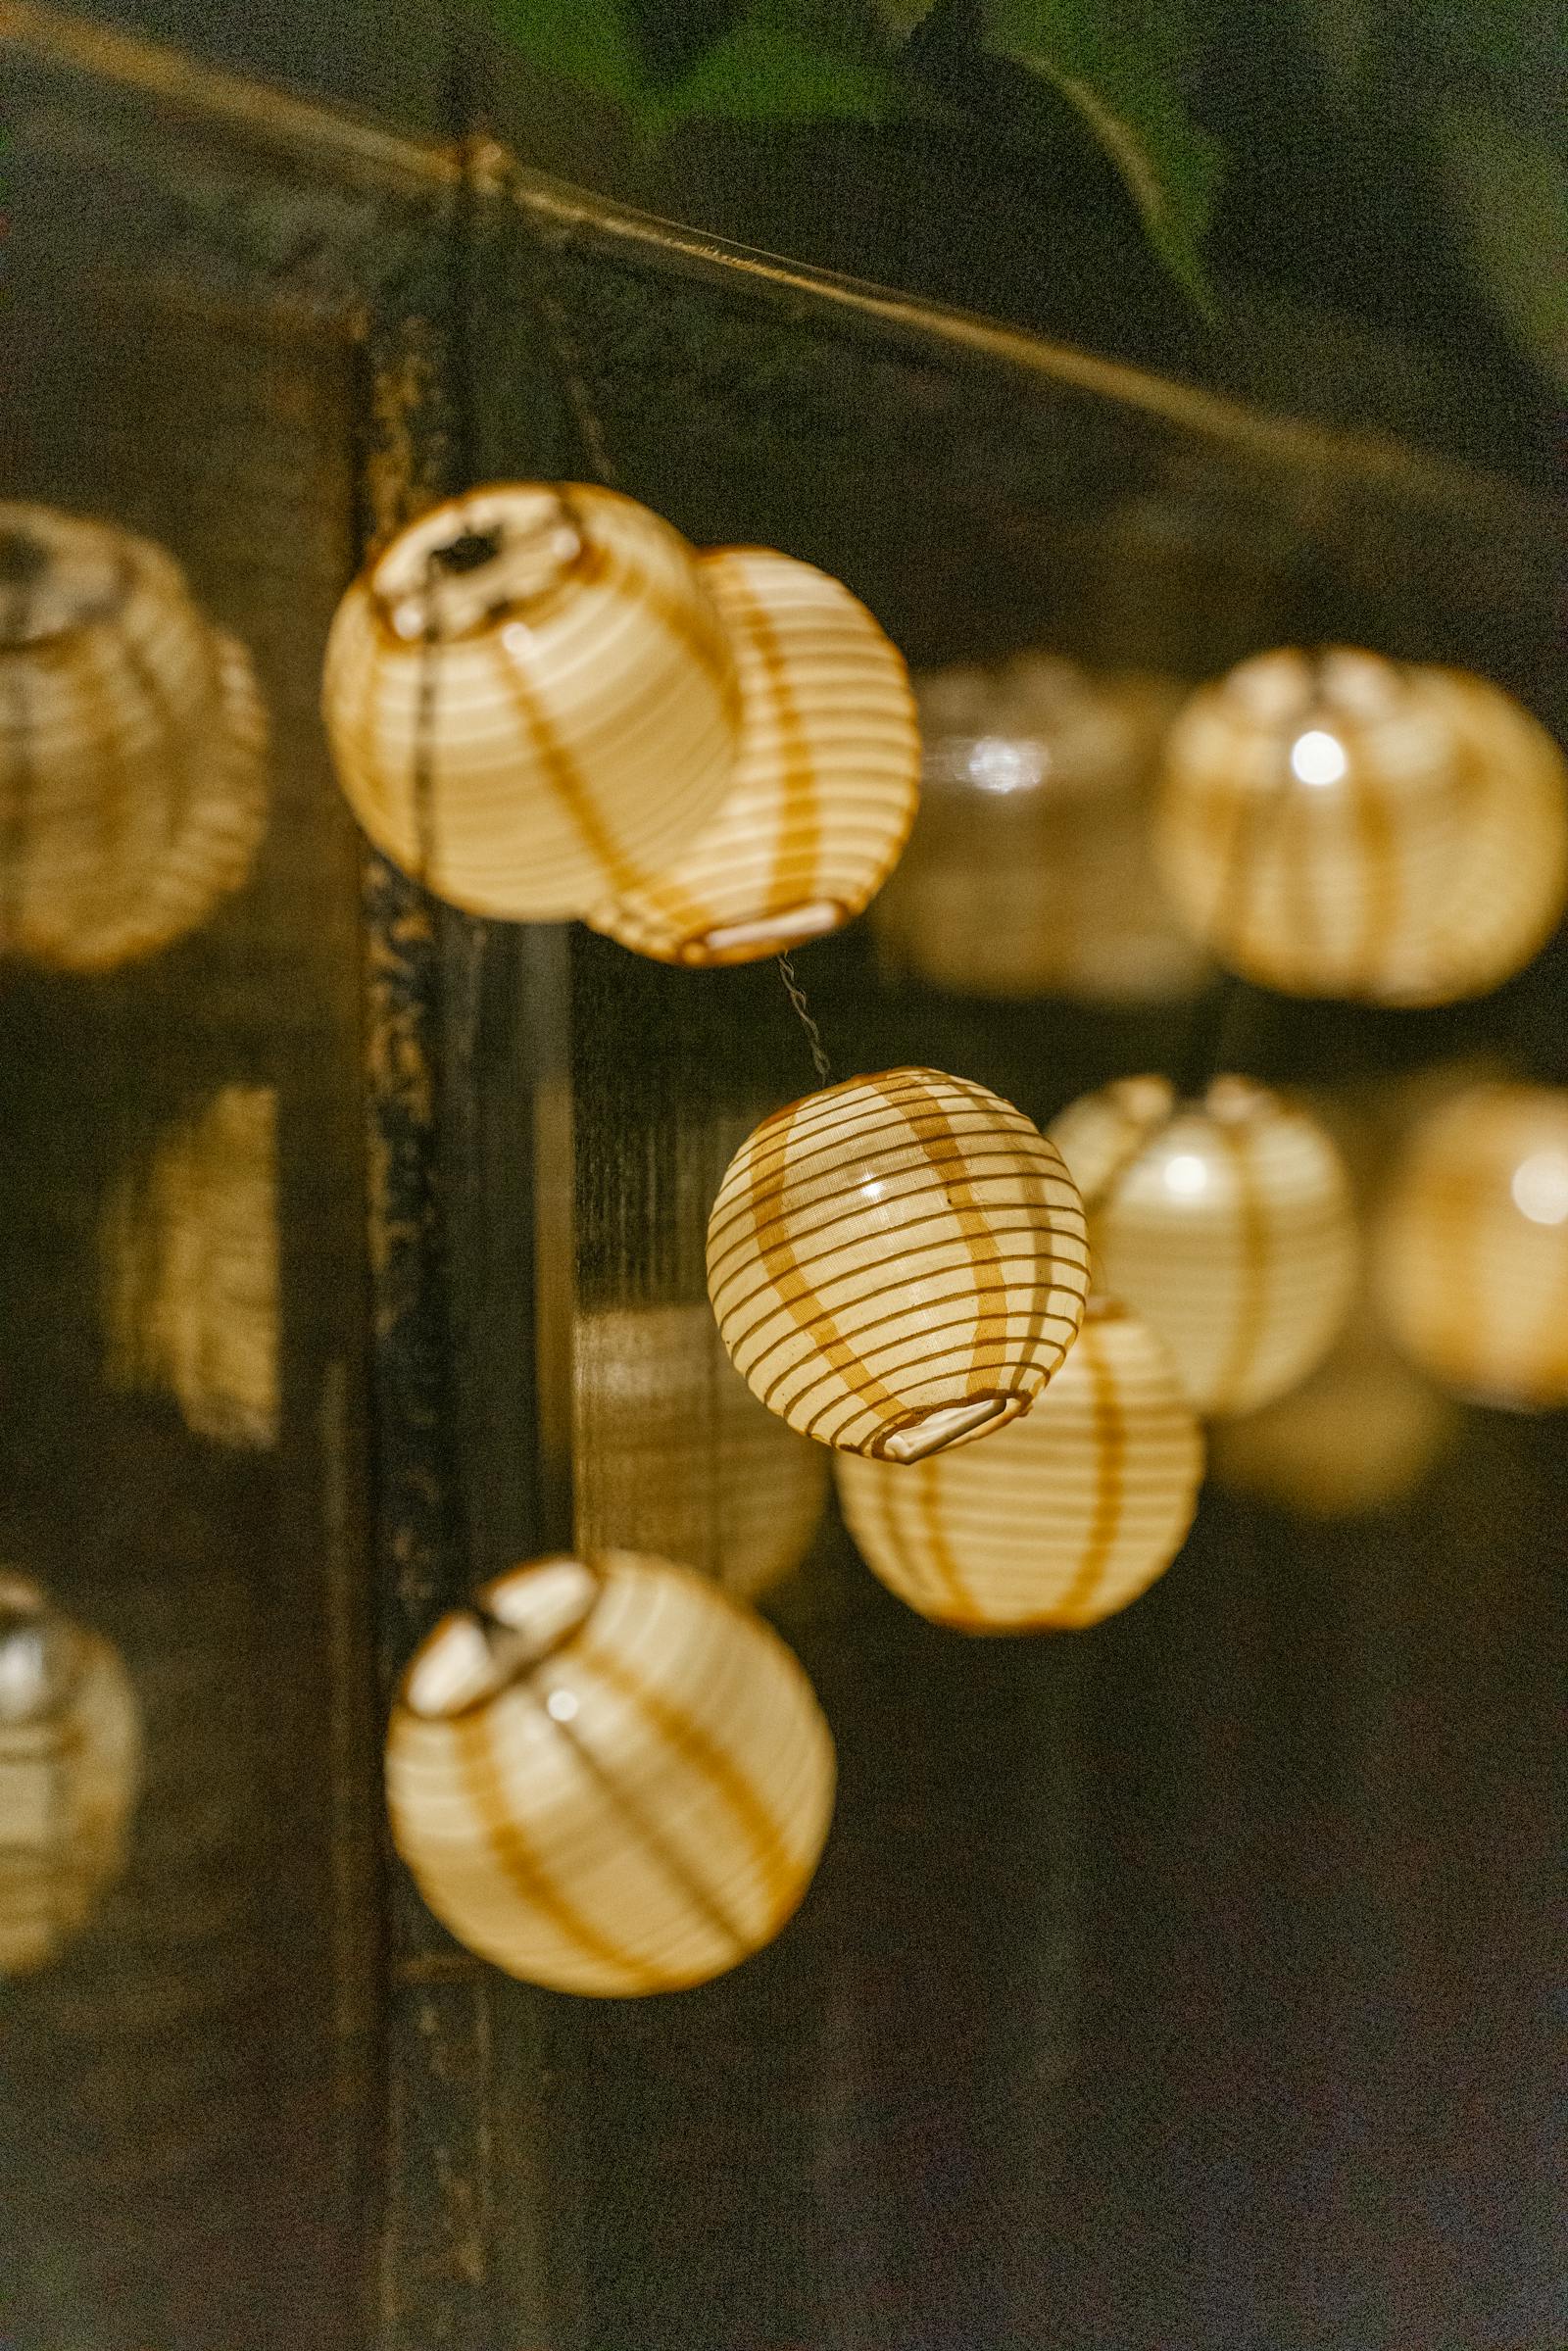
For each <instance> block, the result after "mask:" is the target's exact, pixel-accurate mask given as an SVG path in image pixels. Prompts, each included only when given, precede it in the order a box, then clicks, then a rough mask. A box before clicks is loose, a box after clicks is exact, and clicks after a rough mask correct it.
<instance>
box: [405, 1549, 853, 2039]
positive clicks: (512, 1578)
mask: <svg viewBox="0 0 1568 2351" xmlns="http://www.w3.org/2000/svg"><path fill="white" fill-rule="evenodd" d="M386 1771H387V1798H388V1803H389V1805H390V1809H391V1816H392V1834H393V1837H394V1839H395V1841H396V1844H397V1848H398V1851H399V1852H400V1853H401V1854H402V1856H403V1858H404V1860H405V1861H406V1862H407V1863H408V1865H409V1867H410V1869H411V1870H412V1871H413V1873H414V1876H415V1878H416V1879H417V1882H418V1886H419V1890H420V1892H421V1893H422V1894H423V1895H424V1898H425V1900H426V1901H427V1902H428V1903H429V1905H430V1908H431V1909H432V1910H433V1911H434V1912H435V1914H436V1916H437V1917H438V1918H439V1919H441V1920H442V1921H443V1923H444V1924H445V1925H446V1926H448V1927H449V1928H450V1929H451V1930H452V1932H453V1934H454V1935H457V1936H458V1937H459V1939H460V1940H461V1941H463V1942H465V1943H466V1944H467V1946H468V1947H469V1949H470V1950H473V1951H476V1952H478V1953H479V1955H480V1956H481V1958H485V1959H489V1960H492V1961H493V1962H494V1963H495V1965H496V1966H497V1967H501V1968H505V1969H506V1970H507V1972H508V1974H509V1975H514V1976H520V1977H523V1978H524V1979H526V1980H527V1981H528V1982H530V1983H534V1984H553V1985H555V1986H556V1987H558V1988H559V1989H561V1990H563V1991H575V1992H592V1993H598V1994H609V1993H624V1992H653V1991H674V1990H677V1989H679V1988H680V1987H681V1986H682V1985H683V1984H702V1983H705V1982H706V1981H707V1980H708V1978H710V1977H711V1976H717V1975H720V1974H722V1973H723V1971H724V1970H725V1969H726V1968H731V1967H733V1966H734V1965H735V1964H736V1962H737V1961H738V1960H742V1959H745V1958H746V1957H747V1956H748V1955H749V1954H750V1953H751V1952H753V1951H756V1950H759V1949H760V1947H761V1946H762V1944H763V1943H765V1942H768V1941H770V1940H771V1939H772V1937H773V1936H774V1935H776V1934H777V1933H778V1932H779V1929H780V1928H781V1927H782V1926H783V1925H784V1923H785V1921H786V1920H787V1919H788V1918H789V1917H790V1915H791V1914H792V1912H793V1911H794V1910H795V1908H796V1906H797V1904H798V1903H799V1901H800V1899H801V1897H802V1895H803V1894H804V1893H805V1891H806V1887H807V1886H808V1885H809V1881H810V1877H811V1873H812V1871H813V1869H814V1868H815V1866H816V1861H817V1856H818V1854H819V1853H820V1852H821V1849H822V1845H823V1842H824V1840H825V1838H826V1836H827V1831H828V1824H829V1821H830V1819H831V1817H832V1811H833V1783H834V1765H833V1742H832V1739H831V1738H830V1736H829V1733H828V1728H827V1725H826V1723H825V1722H824V1721H823V1719H822V1714H821V1711H820V1709H819V1707H818V1706H817V1703H816V1699H815V1697H814V1696H813V1694H812V1691H811V1687H810V1685H809V1682H808V1681H807V1679H806V1676H805V1674H804V1673H803V1672H802V1670H801V1668H800V1665H799V1664H798V1663H797V1661H796V1659H795V1657H794V1656H793V1654H792V1653H791V1651H790V1650H789V1649H787V1648H786V1647H785V1645H784V1643H783V1642H782V1641H780V1640H779V1638H778V1636H777V1635H776V1634H775V1633H773V1632H772V1631H770V1630H769V1628H768V1627H767V1626H766V1625H765V1624H763V1622H762V1620H761V1619H760V1617H758V1616H755V1615H754V1614H753V1613H752V1612H751V1610H750V1609H746V1608H743V1607H742V1606H741V1605H740V1604H739V1603H738V1602H736V1601H734V1600H731V1599H729V1598H728V1597H727V1596H726V1595H725V1594H724V1593H723V1592H719V1591H718V1590H717V1589H716V1587H715V1586H713V1585H712V1584H711V1583H709V1582H708V1581H707V1580H706V1578H704V1577H702V1576H699V1575H696V1574H694V1573H693V1572H692V1571H691V1570H690V1569H688V1568H683V1567H674V1566H671V1565H670V1564H669V1562H668V1561H666V1560H662V1559H648V1558H642V1557H639V1556H638V1555H636V1554H635V1553H632V1552H627V1551H609V1552H605V1553H603V1554H601V1555H600V1556H598V1557H596V1558H592V1559H589V1558H583V1559H566V1558H559V1559H540V1560H534V1561H532V1562H530V1563H529V1564H528V1565H526V1566H523V1567H518V1568H515V1569H513V1571H512V1572H511V1573H510V1574H509V1575H505V1576H501V1577H498V1578H497V1580H496V1581H495V1582H494V1583H492V1584H488V1585H486V1586H484V1587H483V1589H482V1590H481V1591H480V1592H477V1593H476V1594H475V1597H474V1604H473V1606H472V1608H471V1609H468V1610H466V1611H460V1612H458V1613H456V1614H453V1615H450V1616H447V1617H444V1618H443V1619H442V1620H441V1622H440V1624H438V1625H437V1626H436V1628H435V1630H434V1631H433V1632H432V1633H431V1634H430V1635H429V1637H428V1639H427V1640H426V1641H424V1642H423V1644H422V1645H421V1646H420V1648H419V1649H418V1650H417V1652H416V1654H415V1656H414V1659H413V1662H412V1663H411V1664H410V1666H409V1668H408V1670H407V1672H406V1673H405V1675H404V1677H403V1680H402V1683H401V1685H400V1688H399V1692H398V1698H397V1703H396V1705H395V1707H394V1709H393V1714H392V1725H391V1732H390V1736H389V1739H388V1744H387V1765H386Z"/></svg>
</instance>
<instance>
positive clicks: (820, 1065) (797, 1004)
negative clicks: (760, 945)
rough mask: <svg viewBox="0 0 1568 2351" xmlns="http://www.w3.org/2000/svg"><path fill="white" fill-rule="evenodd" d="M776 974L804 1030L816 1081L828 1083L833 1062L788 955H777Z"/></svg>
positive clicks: (831, 1075) (831, 1077)
mask: <svg viewBox="0 0 1568 2351" xmlns="http://www.w3.org/2000/svg"><path fill="white" fill-rule="evenodd" d="M778 975H779V978H780V979H781V980H782V981H783V982H784V993H785V995H786V996H787V997H788V998H789V1000H790V1004H791V1005H792V1007H793V1009H794V1012H795V1017H796V1019H797V1020H798V1021H799V1022H800V1024H801V1026H802V1028H803V1029H804V1030H805V1031H806V1042H807V1044H808V1045H809V1047H810V1049H811V1066H812V1068H813V1069H814V1070H815V1071H816V1076H817V1083H818V1084H819V1085H822V1086H827V1085H830V1084H831V1083H832V1079H833V1064H832V1062H831V1061H830V1060H829V1059H828V1057H827V1049H826V1047H825V1046H824V1045H823V1043H822V1032H821V1030H820V1029H819V1028H818V1027H817V1025H816V1022H815V1021H814V1019H813V1018H812V1017H811V1007H810V1005H809V1004H808V1002H807V999H806V990H805V989H804V988H803V987H802V986H801V983H800V981H799V980H798V979H797V978H796V976H795V966H794V964H793V963H792V962H791V961H790V959H789V956H788V955H780V956H779V958H778Z"/></svg>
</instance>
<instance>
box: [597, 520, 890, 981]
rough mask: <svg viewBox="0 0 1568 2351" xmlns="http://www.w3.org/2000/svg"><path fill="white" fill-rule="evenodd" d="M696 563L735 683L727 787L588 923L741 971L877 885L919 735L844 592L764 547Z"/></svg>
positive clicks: (645, 951)
mask: <svg viewBox="0 0 1568 2351" xmlns="http://www.w3.org/2000/svg"><path fill="white" fill-rule="evenodd" d="M699 570H700V572H701V575H702V579H703V583H704V585H705V586H706V588H707V589H708V592H709V594H710V596H711V598H712V601H713V604H714V606H715V607H716V609H717V612H718V615H719V618H720V620H721V621H722V622H723V624H724V626H725V628H726V629H727V631H728V633H729V641H730V644H731V646H732V648H733V650H734V655H735V662H736V668H737V671H738V674H739V678H740V689H741V732H740V752H739V757H738V759H737V761H736V767H735V777H734V781H733V783H732V784H731V786H730V790H729V794H728V797H727V798H726V799H725V801H724V803H723V805H722V807H721V808H719V810H718V813H717V814H716V815H715V816H714V817H713V818H712V820H711V822H710V823H709V824H708V825H706V826H705V827H704V829H703V831H702V832H700V833H699V834H698V835H697V837H696V839H695V840H693V841H692V842H691V843H690V844H689V845H688V847H687V848H685V849H684V850H683V851H682V852H681V854H680V855H679V856H678V857H676V858H675V859H674V860H673V862H672V863H670V864H669V865H667V866H665V867H663V868H662V869H661V871H660V872H658V873H657V874H654V875H651V876H650V877H649V878H648V880H646V881H645V882H644V883H643V884H642V885H641V886H640V887H639V888H634V889H630V890H626V891H623V892H621V894H620V895H619V896H618V897H617V898H616V899H615V900H614V901H613V903H612V904H611V905H609V906H603V907H601V908H600V909H599V910H598V911H597V912H596V913H595V914H594V915H593V916H592V918H591V919H592V922H593V926H594V928H595V929H596V930H601V931H605V932H608V934H609V935H610V937H611V938H613V939H618V940H619V941H620V943H621V945H622V946H623V947H630V948H633V949H635V950H636V952H637V953H638V954H639V955H653V956H656V957H658V958H659V959H660V960H661V961H663V962H666V963H692V964H707V963H749V962H754V961H756V959H757V958H758V957H759V956H761V955H778V954H781V953H782V952H784V951H785V950H786V949H788V948H790V947H794V946H798V945H799V944H800V942H801V941H802V940H804V939H814V938H819V937H821V936H822V935H823V934H824V933H825V932H828V931H833V930H837V929H838V928H839V926H840V925H841V924H842V923H845V922H848V921H849V920H850V918H851V917H852V916H853V915H856V914H858V913H859V911H860V909H861V907H862V906H864V905H865V904H866V902H867V900H869V899H870V898H871V897H872V895H873V894H874V892H876V891H877V890H878V889H880V887H881V885H882V883H883V881H884V880H885V879H886V877H887V875H888V873H889V871H890V870H891V868H892V866H893V863H894V861H895V859H896V858H897V857H898V854H899V851H900V850H901V849H902V848H903V846H904V839H905V835H906V834H907V832H908V829H909V825H910V821H911V820H912V818H913V815H914V807H915V800H916V798H917V795H918V789H919V783H918V779H919V768H920V739H919V735H918V732H917V730H916V727H915V721H914V705H913V702H912V699H911V697H910V694H909V688H908V682H907V677H906V675H905V668H904V662H903V660H902V658H901V657H900V655H899V653H898V652H897V650H896V649H895V647H894V646H893V645H891V644H890V643H889V641H888V639H887V638H886V637H885V636H884V635H883V633H882V631H881V629H880V628H879V627H878V626H877V624H876V622H875V621H874V620H873V619H872V617H871V615H870V613H869V612H867V611H866V610H865V607H864V606H863V605H862V604H860V603H858V601H857V599H856V598H855V597H854V596H852V595H851V594H850V591H849V590H848V588H845V587H841V586H840V584H839V582H838V581H837V580H836V579H830V578H829V577H828V575H827V573H826V572H823V571H817V570H814V569H813V568H812V566H811V565H810V564H809V563H796V562H795V561H794V560H793V559H792V558H791V557H789V556H785V555H774V554H772V553H770V552H769V551H768V550H767V549H765V548H755V547H728V548H723V549H721V550H719V551H718V552H717V553H716V554H713V555H706V556H704V557H703V558H702V559H701V561H700V563H699Z"/></svg>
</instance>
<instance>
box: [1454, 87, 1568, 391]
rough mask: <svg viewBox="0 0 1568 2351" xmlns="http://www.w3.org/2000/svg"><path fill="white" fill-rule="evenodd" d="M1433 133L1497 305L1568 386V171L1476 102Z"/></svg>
mask: <svg viewBox="0 0 1568 2351" xmlns="http://www.w3.org/2000/svg"><path fill="white" fill-rule="evenodd" d="M1434 128H1435V130H1436V132H1437V136H1438V142H1439V154H1440V157H1441V160H1442V164H1443V169H1444V174H1445V177H1446V181H1447V185H1448V189H1449V193H1450V194H1451V196H1452V198H1453V201H1454V203H1455V204H1456V206H1457V208H1458V211H1459V214H1460V218H1461V220H1462V222H1463V225H1464V227H1465V229H1466V230H1467V232H1468V235H1469V240H1470V245H1471V249H1472V251H1473V252H1474V254H1475V257H1476V260H1477V262H1478V264H1479V266H1480V269H1481V271H1482V274H1483V276H1484V277H1485V279H1486V282H1487V287H1488V291H1489V293H1490V294H1491V297H1492V299H1493V301H1494V302H1495V304H1496V306H1497V308H1498V309H1499V310H1500V311H1501V312H1502V314H1503V316H1504V318H1506V319H1507V321H1508V323H1509V325H1510V326H1511V327H1512V329H1513V331H1514V333H1515V335H1516V336H1517V337H1518V339H1519V341H1520V342H1522V343H1523V344H1524V346H1525V348H1526V349H1527V350H1528V351H1529V352H1530V353H1531V354H1532V355H1533V356H1534V358H1535V359H1536V361H1537V362H1538V363H1539V364H1540V365H1541V366H1542V367H1545V368H1547V369H1548V370H1549V371H1550V372H1551V373H1552V374H1553V375H1554V376H1555V377H1556V378H1557V380H1558V382H1559V383H1564V384H1568V259H1565V258H1564V257H1565V255H1568V162H1565V160H1564V158H1563V156H1562V155H1561V154H1560V153H1554V152H1553V151H1552V150H1551V149H1550V148H1549V147H1547V145H1546V144H1545V142H1544V140H1541V139H1538V138H1537V137H1535V136H1534V135H1533V133H1532V132H1531V131H1529V130H1528V129H1526V128H1525V127H1524V126H1523V125H1522V124H1520V123H1517V122H1508V121H1507V120H1506V119H1505V117H1504V116H1502V115H1501V114H1500V113H1499V112H1498V111H1497V110H1496V109H1495V108H1494V107H1490V106H1488V105H1486V104H1484V103H1482V102H1480V101H1478V100H1474V99H1466V98H1463V97H1456V98H1454V99H1452V100H1450V101H1449V103H1448V104H1447V105H1446V106H1443V107H1440V108H1439V109H1438V111H1437V114H1436V117H1435V121H1434Z"/></svg>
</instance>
